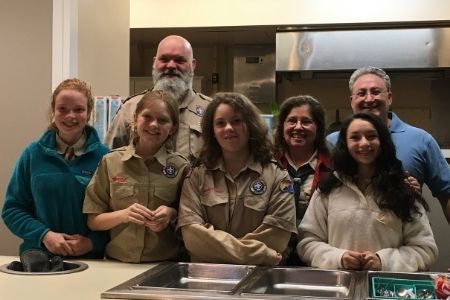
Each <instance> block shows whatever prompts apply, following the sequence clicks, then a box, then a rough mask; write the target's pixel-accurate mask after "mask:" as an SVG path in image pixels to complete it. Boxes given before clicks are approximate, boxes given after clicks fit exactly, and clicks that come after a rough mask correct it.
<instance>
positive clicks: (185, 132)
mask: <svg viewBox="0 0 450 300" xmlns="http://www.w3.org/2000/svg"><path fill="white" fill-rule="evenodd" d="M196 65H197V61H196V59H195V58H194V57H193V51H192V47H191V44H190V43H189V42H188V41H187V40H186V39H185V38H183V37H181V36H177V35H169V36H167V37H165V38H164V39H162V40H161V42H160V43H159V45H158V50H157V52H156V56H155V57H154V58H153V71H152V76H153V84H154V87H153V89H154V90H163V91H166V92H169V93H170V94H171V95H172V96H173V97H174V98H175V99H177V100H178V103H179V108H180V127H179V131H178V135H177V136H174V137H173V145H175V149H174V150H175V151H177V152H179V153H181V154H182V155H183V156H185V157H186V158H188V159H189V160H193V159H194V158H196V157H198V154H199V152H200V148H201V145H202V140H201V128H200V122H201V118H202V116H203V113H204V111H205V109H206V107H207V106H208V104H209V102H210V101H211V99H210V98H209V97H207V96H205V95H202V94H200V93H197V92H195V91H194V90H193V89H192V81H193V78H194V70H195V67H196ZM146 92H147V91H144V92H143V93H141V94H139V95H135V96H133V97H131V98H129V99H127V100H126V101H125V102H124V103H123V104H122V106H121V107H120V109H119V111H118V112H117V115H116V116H115V117H114V119H113V123H112V124H111V126H110V128H109V130H108V132H107V134H106V137H105V141H104V143H105V144H106V145H108V146H109V147H111V148H112V149H114V148H118V147H122V146H126V145H128V144H129V143H130V141H131V138H132V136H131V135H132V131H131V128H132V126H131V124H132V122H133V115H134V111H135V109H136V104H137V103H138V102H139V100H140V99H141V98H142V96H143V95H144V94H145V93H146Z"/></svg>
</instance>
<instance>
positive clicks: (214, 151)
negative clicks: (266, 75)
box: [200, 93, 272, 167]
mask: <svg viewBox="0 0 450 300" xmlns="http://www.w3.org/2000/svg"><path fill="white" fill-rule="evenodd" d="M220 104H228V105H230V106H231V107H232V108H233V109H234V111H235V112H238V113H241V114H242V117H243V119H244V121H245V123H246V125H247V129H248V132H249V149H250V154H251V155H252V157H253V159H255V160H257V161H259V162H261V164H266V163H269V162H270V160H271V157H272V153H271V151H270V149H271V142H270V139H269V136H268V128H267V125H266V123H265V122H264V120H263V119H262V118H261V112H260V111H259V109H258V108H257V107H256V106H255V105H254V104H253V103H252V102H251V101H250V99H248V98H247V97H245V96H244V95H242V94H240V93H217V94H216V95H215V96H214V97H213V100H212V102H211V103H210V104H209V105H208V107H207V108H206V110H205V114H204V115H203V118H202V124H201V127H202V136H203V147H202V151H201V153H200V161H201V162H203V163H204V164H205V165H206V166H207V167H212V166H213V165H215V164H216V163H217V161H218V159H219V158H220V157H221V156H222V149H221V147H220V145H219V143H218V142H217V140H216V138H215V137H214V114H215V112H216V110H217V107H218V106H219V105H220Z"/></svg>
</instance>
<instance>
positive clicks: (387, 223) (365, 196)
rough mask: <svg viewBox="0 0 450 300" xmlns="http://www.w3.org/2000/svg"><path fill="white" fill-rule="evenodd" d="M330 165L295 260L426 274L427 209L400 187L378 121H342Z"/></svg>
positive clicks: (433, 253) (362, 117)
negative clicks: (330, 169) (333, 169)
mask: <svg viewBox="0 0 450 300" xmlns="http://www.w3.org/2000/svg"><path fill="white" fill-rule="evenodd" d="M333 165H334V168H335V170H336V171H335V172H334V173H333V175H332V176H329V177H327V178H326V179H325V180H324V181H321V182H320V183H319V189H318V190H316V192H315V193H314V194H313V196H312V198H311V203H310V204H309V206H308V209H307V210H306V213H305V216H304V218H303V220H302V222H301V223H300V226H299V238H300V242H299V244H298V246H297V250H298V254H299V256H300V258H302V259H303V260H304V261H305V262H306V263H307V264H308V265H310V266H312V267H318V268H325V269H350V270H382V271H396V272H398V271H401V272H416V271H426V270H427V269H428V268H429V267H430V266H431V265H432V264H433V263H434V261H435V260H436V258H437V255H438V249H437V246H436V243H435V241H434V237H433V232H432V230H431V227H430V222H429V220H428V217H427V213H426V211H425V210H426V209H428V205H427V203H426V202H425V200H424V199H423V197H422V196H421V195H420V193H418V192H417V191H415V190H414V187H412V186H411V185H409V184H408V183H406V182H405V179H407V175H406V174H404V173H403V170H402V163H401V162H400V161H399V160H398V159H397V158H396V152H395V146H394V144H393V142H392V140H391V135H390V133H389V131H388V129H387V128H386V127H385V126H384V124H383V123H382V122H381V119H380V118H378V117H377V116H375V115H373V114H370V113H363V112H360V113H357V114H355V115H353V117H351V118H350V119H348V120H347V121H345V122H344V124H343V125H342V129H341V131H340V133H339V139H338V141H337V144H336V149H335V151H334V153H333Z"/></svg>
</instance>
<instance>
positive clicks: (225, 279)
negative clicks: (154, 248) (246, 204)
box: [102, 263, 255, 299]
mask: <svg viewBox="0 0 450 300" xmlns="http://www.w3.org/2000/svg"><path fill="white" fill-rule="evenodd" d="M254 268H255V267H254V266H245V265H227V264H198V263H163V264H160V265H158V266H156V267H155V268H153V269H150V270H148V271H146V272H144V273H142V274H140V275H138V276H136V277H135V278H132V279H130V280H128V281H127V282H124V283H123V284H121V285H119V286H116V287H114V288H112V289H110V290H108V291H106V292H104V293H102V297H103V298H124V299H128V298H130V296H131V295H132V296H133V297H139V298H140V299H145V298H150V296H151V298H152V299H153V298H158V297H159V296H162V295H163V294H164V295H165V296H167V294H170V295H171V297H174V298H176V297H177V295H178V296H179V297H181V296H182V295H184V296H183V298H184V297H185V296H186V294H190V295H191V296H192V295H193V293H195V294H196V295H200V296H202V297H206V298H212V297H209V296H207V295H213V294H216V295H217V294H221V295H223V294H230V295H231V294H234V293H235V291H236V289H237V288H238V287H239V284H240V283H241V282H243V281H244V279H245V278H246V277H247V276H248V275H249V274H251V273H252V271H253V270H254ZM145 295H146V296H145Z"/></svg>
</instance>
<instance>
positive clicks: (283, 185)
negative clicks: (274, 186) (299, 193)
mask: <svg viewBox="0 0 450 300" xmlns="http://www.w3.org/2000/svg"><path fill="white" fill-rule="evenodd" d="M280 191H281V192H282V193H290V194H292V193H294V186H293V185H292V180H290V179H283V180H281V181H280Z"/></svg>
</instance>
